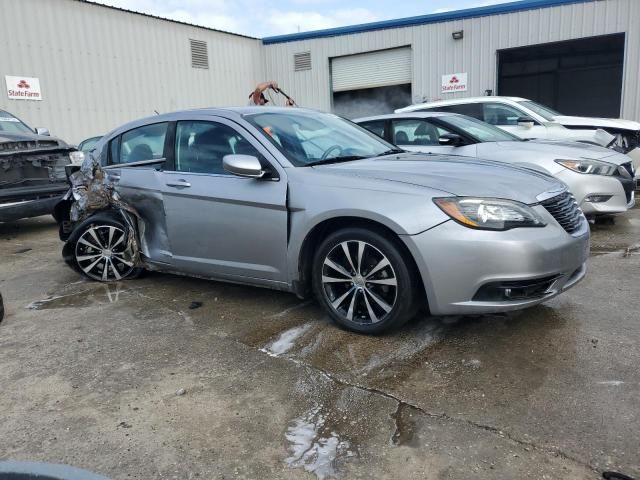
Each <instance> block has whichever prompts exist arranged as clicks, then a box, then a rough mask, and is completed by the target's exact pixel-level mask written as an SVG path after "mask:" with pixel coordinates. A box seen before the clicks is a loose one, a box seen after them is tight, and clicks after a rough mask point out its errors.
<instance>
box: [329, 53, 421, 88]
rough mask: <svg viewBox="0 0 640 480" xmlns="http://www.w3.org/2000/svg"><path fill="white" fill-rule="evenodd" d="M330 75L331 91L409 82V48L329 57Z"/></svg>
mask: <svg viewBox="0 0 640 480" xmlns="http://www.w3.org/2000/svg"><path fill="white" fill-rule="evenodd" d="M331 79H332V87H333V91H334V92H343V91H346V90H359V89H363V88H376V87H384V86H388V85H401V84H406V83H411V48H409V47H406V48H394V49H391V50H379V51H376V52H368V53H361V54H357V55H348V56H346V57H336V58H333V59H332V60H331Z"/></svg>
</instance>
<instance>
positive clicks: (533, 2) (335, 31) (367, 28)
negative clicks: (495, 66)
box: [262, 0, 598, 45]
mask: <svg viewBox="0 0 640 480" xmlns="http://www.w3.org/2000/svg"><path fill="white" fill-rule="evenodd" d="M594 1H598V0H520V1H514V2H510V3H502V4H497V5H489V6H484V7H474V8H467V9H464V10H453V11H450V12H442V13H431V14H428V15H419V16H416V17H406V18H399V19H394V20H382V21H379V22H371V23H362V24H358V25H349V26H346V27H337V28H328V29H325V30H314V31H311V32H300V33H291V34H287V35H277V36H273V37H266V38H263V39H262V43H263V44H264V45H271V44H274V43H285V42H295V41H300V40H309V39H313V38H325V37H335V36H339V35H349V34H354V33H362V32H371V31H374V30H383V29H387V28H402V27H412V26H415V25H425V24H429V23H441V22H447V21H451V20H461V19H465V18H475V17H486V16H490V15H499V14H503V13H513V12H521V11H525V10H534V9H539V8H548V7H555V6H561V5H568V4H572V3H588V2H594Z"/></svg>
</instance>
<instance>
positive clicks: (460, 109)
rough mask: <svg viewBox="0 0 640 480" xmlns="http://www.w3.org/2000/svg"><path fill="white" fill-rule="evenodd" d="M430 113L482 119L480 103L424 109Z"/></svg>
mask: <svg viewBox="0 0 640 480" xmlns="http://www.w3.org/2000/svg"><path fill="white" fill-rule="evenodd" d="M427 110H428V111H430V112H449V113H460V114H462V115H468V116H469V117H473V118H477V119H478V120H482V119H483V113H482V104H481V103H461V104H459V105H443V106H441V107H431V108H427V109H425V111H427Z"/></svg>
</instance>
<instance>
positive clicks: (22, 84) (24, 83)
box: [18, 80, 31, 88]
mask: <svg viewBox="0 0 640 480" xmlns="http://www.w3.org/2000/svg"><path fill="white" fill-rule="evenodd" d="M18 88H31V85H29V84H28V83H27V81H26V80H20V81H19V82H18Z"/></svg>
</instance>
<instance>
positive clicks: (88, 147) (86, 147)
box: [78, 137, 102, 152]
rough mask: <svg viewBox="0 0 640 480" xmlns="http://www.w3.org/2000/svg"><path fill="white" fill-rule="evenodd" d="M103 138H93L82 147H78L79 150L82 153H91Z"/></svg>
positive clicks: (83, 143) (81, 145)
mask: <svg viewBox="0 0 640 480" xmlns="http://www.w3.org/2000/svg"><path fill="white" fill-rule="evenodd" d="M101 138H102V137H93V138H88V139H86V140H84V141H83V142H82V143H81V144H80V145H78V150H80V151H81V152H89V151H91V150H93V147H95V146H96V143H98V140H100V139H101Z"/></svg>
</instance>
